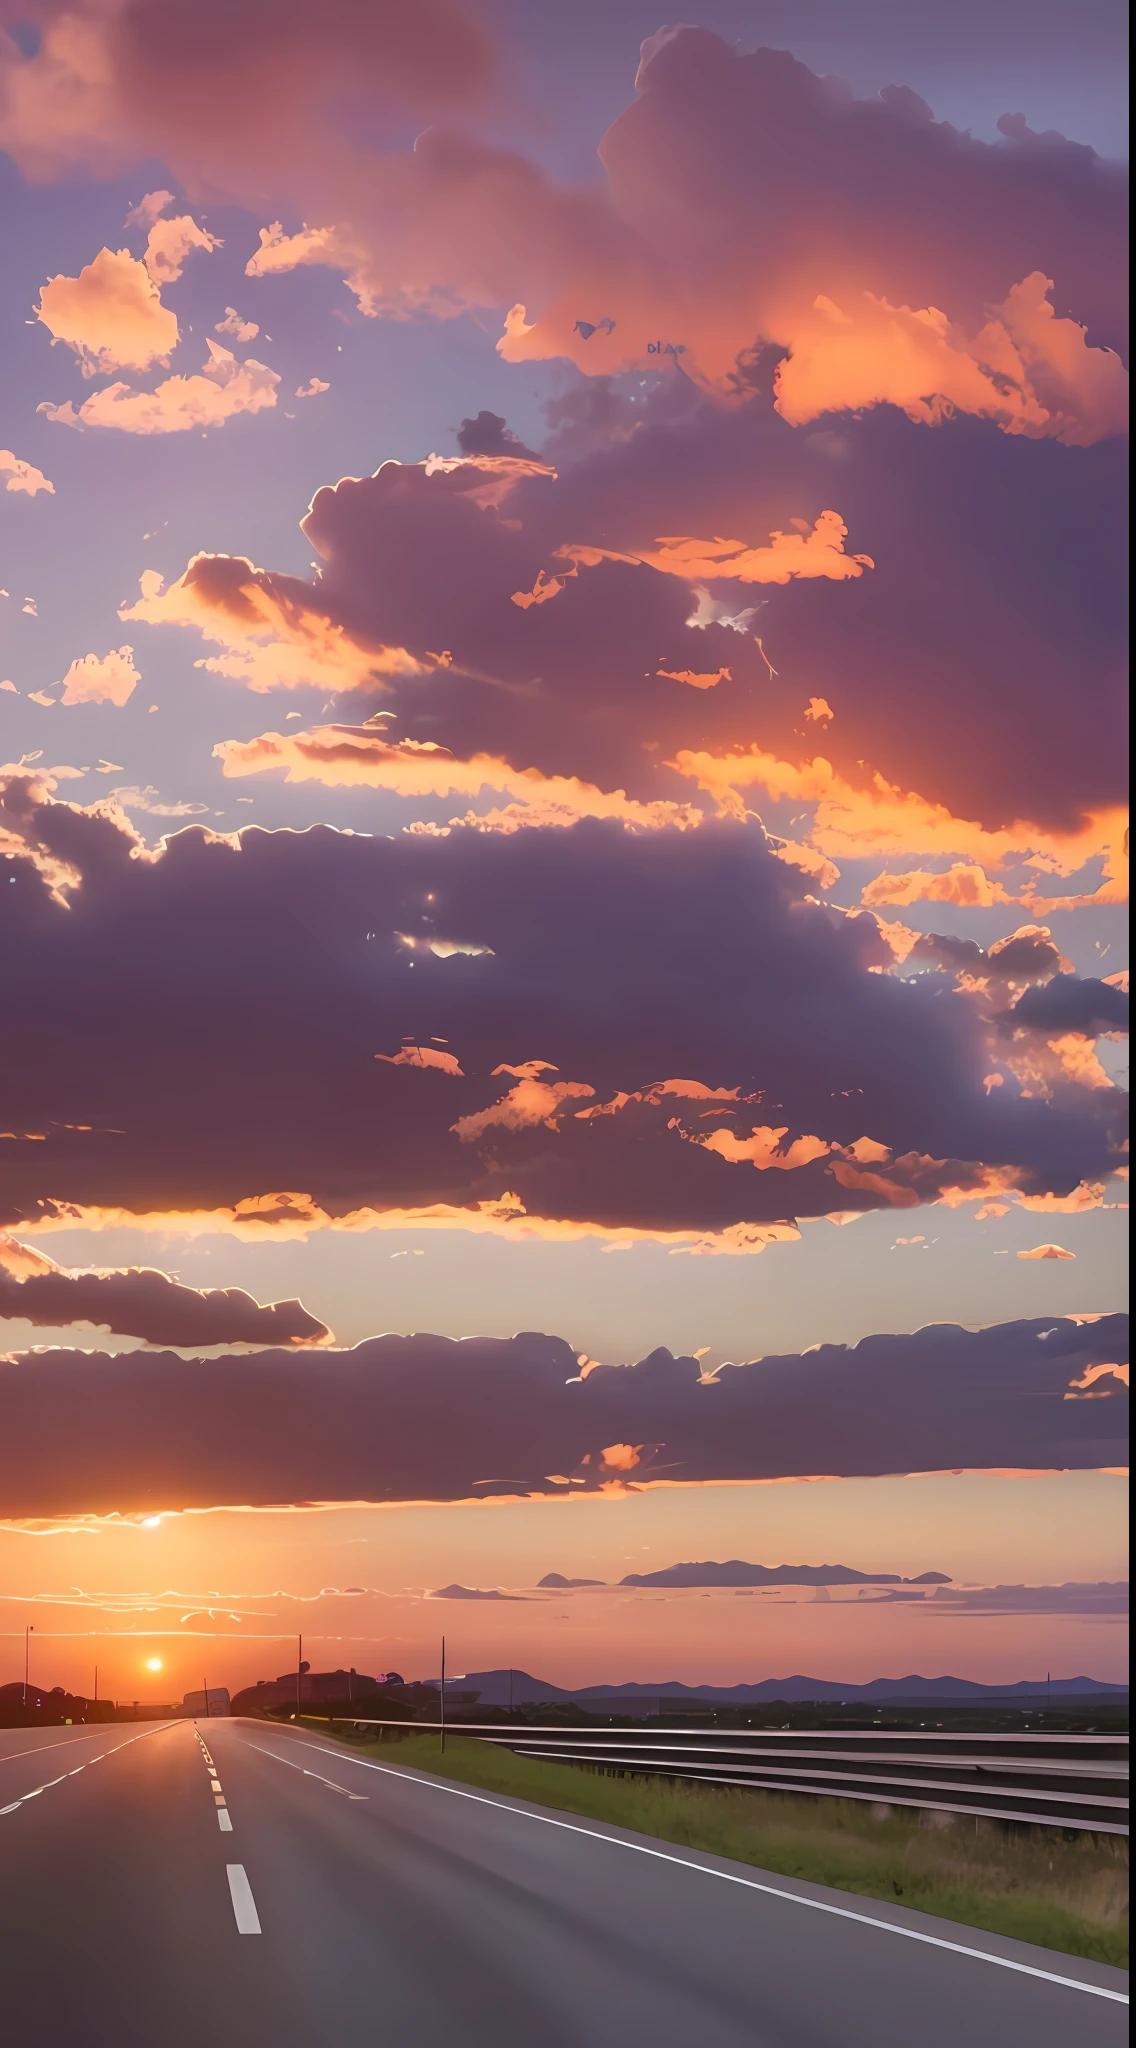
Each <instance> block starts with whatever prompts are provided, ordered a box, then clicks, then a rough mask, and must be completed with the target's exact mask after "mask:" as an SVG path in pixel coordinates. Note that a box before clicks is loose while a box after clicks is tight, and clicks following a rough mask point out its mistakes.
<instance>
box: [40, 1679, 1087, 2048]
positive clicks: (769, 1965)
mask: <svg viewBox="0 0 1136 2048" xmlns="http://www.w3.org/2000/svg"><path fill="white" fill-rule="evenodd" d="M16 1732H17V1734H19V1735H20V1736H21V1738H22V1735H23V1731H16ZM40 1732H41V1731H37V1734H38V1733H40ZM95 1732H97V1734H98V1736H99V1738H100V1741H99V1742H97V1743H94V1744H83V1741H82V1739H83V1737H85V1736H87V1735H89V1734H91V1733H92V1731H90V1730H82V1731H71V1730H68V1731H66V1739H65V1740H61V1741H60V1742H59V1743H58V1744H55V1745H52V1744H43V1743H40V1744H35V1745H32V1744H27V1745H25V1747H27V1748H33V1747H34V1748H35V1750H36V1754H35V1755H34V1756H32V1757H28V1756H21V1757H19V1758H17V1757H15V1756H14V1755H12V1756H10V1757H9V1756H6V1754H5V1753H6V1752H9V1751H12V1750H13V1749H14V1748H15V1743H14V1741H13V1739H12V1737H11V1735H9V1736H7V1737H5V1738H4V1740H3V1744H2V1745H0V1790H2V1789H3V1788H4V1786H5V1781H6V1779H8V1778H9V1777H16V1776H17V1775H18V1774H19V1773H20V1772H22V1771H24V1770H25V1769H27V1768H28V1767H29V1765H30V1766H32V1767H34V1768H33V1778H34V1782H35V1783H37V1784H39V1783H43V1782H45V1781H47V1780H49V1779H54V1778H56V1777H61V1782H59V1783H57V1784H54V1785H52V1787H51V1789H50V1790H48V1791H46V1792H45V1793H43V1795H42V1796H39V1797H36V1798H35V1799H33V1800H30V1801H28V1802H27V1803H25V1804H24V1805H22V1806H20V1807H19V1808H18V1809H17V1810H16V1811H13V1812H11V1813H9V1814H8V1815H7V1816H5V1817H2V1818H0V1965H2V1969H0V1998H2V2010H3V2014H4V2024H5V2028H6V2029H7V2028H8V2027H9V2026H10V2027H11V2029H12V2031H13V2034H14V2035H15V2034H16V2033H18V2032H19V2031H20V2030H23V2029H26V2030H28V2031H29V2032H31V2031H32V2030H33V2029H34V2030H35V2031H36V2032H37V2034H38V2036H39V2037H40V2038H43V2039H47V2040H51V2041H55V2040H60V2041H63V2040H66V2039H69V2038H70V2037H71V2034H72V2033H74V2034H75V2036H76V2038H81V2039H82V2040H83V2041H84V2043H93V2044H94V2048H104V2044H105V2048H111V2044H112V2043H113V2044H114V2048H156V2044H157V2043H159V2042H160V2043H161V2044H162V2048H191V2044H192V2048H200V2043H201V2042H202V2041H203V2040H207V2041H208V2042H209V2043H210V2048H230V2044H232V2048H237V2044H240V2048H260V2044H261V2043H268V2042H271V2043H272V2044H273V2048H301V2044H303V2048H324V2044H326V2048H339V2044H340V2043H341V2042H346V2041H348V2040H354V2039H356V2038H357V2039H358V2040H359V2041H361V2042H366V2043H370V2042H372V2041H374V2042H378V2041H380V2040H382V2041H386V2040H387V2039H391V2040H397V2041H398V2042H399V2044H400V2048H437V2044H438V2043H440V2042H443V2041H445V2040H447V2039H449V2038H451V2037H452V2036H453V2035H455V2034H459V2035H460V2038H461V2040H462V2043H463V2048H466V2044H469V2048H490V2044H492V2048H513V2044H517V2048H528V2044H529V2043H540V2044H541V2048H544V2044H548V2048H585V2044H586V2048H616V2044H618V2048H628V2044H629V2043H633V2042H638V2041H640V2040H642V2041H649V2042H650V2043H651V2044H652V2048H678V2044H680V2043H681V2044H682V2048H690V2043H691V2042H692V2040H693V2041H697V2042H698V2043H699V2048H743V2044H744V2048H900V2044H903V2048H908V2044H910V2043H911V2042H913V2041H918V2042H920V2044H926V2048H948V2044H950V2048H957V2043H958V2042H960V2041H962V2040H966V2041H967V2043H968V2048H994V2044H995V2043H997V2044H998V2048H1004V2044H1005V2043H1007V2042H1009V2041H1017V2040H1029V2042H1030V2044H1031V2048H1058V2044H1060V2048H1065V2044H1067V2042H1068V2041H1069V2040H1071V2039H1075V2040H1076V2041H1077V2042H1078V2048H1112V2044H1114V2043H1117V2042H1119V2041H1120V2040H1121V2039H1122V2038H1123V2037H1124V2031H1125V2022H1126V2017H1127V2015H1126V2012H1125V2008H1124V2007H1123V2006H1122V2005H1119V2004H1114V2003H1108V2002H1106V2001H1105V2000H1104V1999H1102V1998H1099V1997H1094V1996H1089V1995H1087V1994H1086V1993H1085V1992H1083V1991H1076V1990H1070V1989H1063V1988H1062V1987H1061V1986H1059V1985H1057V1984H1055V1983H1053V1982H1050V1981H1045V1980H1043V1979H1040V1978H1030V1977H1023V1976H1020V1975H1014V1974H1011V1973H1010V1972H1009V1971H1007V1970H1005V1969H1002V1968H996V1967H993V1966H991V1964H990V1963H989V1962H987V1961H984V1960H982V1959H981V1957H977V1956H974V1957H968V1956H966V1955H963V1954H959V1953H957V1952H954V1951H948V1950H945V1949H944V1950H940V1949H935V1948H929V1947H927V1946H925V1945H922V1944H918V1943H916V1942H914V1941H910V1940H906V1939H898V1938H896V1936H895V1935H894V1934H892V1933H890V1932H889V1931H887V1930H886V1929H880V1928H873V1927H872V1926H871V1925H870V1917H871V1916H876V1917H885V1918H888V1919H891V1918H895V1919H898V1920H902V1921H905V1922H907V1923H910V1924H911V1925H912V1926H913V1927H916V1928H922V1929H923V1930H925V1931H929V1932H932V1933H935V1934H937V1935H938V1934H941V1935H942V1936H943V1937H945V1938H946V1939H948V1940H952V1941H958V1942H959V1943H960V1944H963V1945H965V1944H970V1943H972V1944H973V1945H974V1946H975V1947H978V1948H987V1949H991V1950H994V1951H998V1952H1000V1953H1002V1954H1003V1955H1005V1956H1008V1957H1009V1956H1012V1957H1016V1958H1018V1959H1020V1960H1025V1961H1026V1962H1028V1963H1029V1964H1030V1965H1031V1966H1035V1965H1036V1966H1037V1967H1040V1968H1041V1969H1043V1970H1046V1971H1052V1972H1053V1973H1054V1975H1060V1974H1065V1975H1069V1976H1072V1977H1077V1978H1082V1979H1084V1980H1092V1981H1093V1982H1095V1983H1097V1984H1098V1985H1109V1986H1122V1985H1126V1982H1127V1980H1126V1979H1125V1978H1123V1977H1122V1974H1121V1973H1120V1972H1117V1971H1107V1970H1104V1969H1102V1968H1099V1967H1094V1966H1093V1965H1090V1964H1082V1963H1080V1962H1077V1961H1073V1960H1072V1959H1068V1958H1064V1957H1061V1956H1059V1955H1056V1954H1051V1953H1049V1952H1045V1951H1039V1950H1034V1949H1028V1948H1026V1947H1025V1946H1024V1945H1022V1944H1018V1943H1011V1942H999V1941H997V1940H996V1938H994V1937H986V1936H983V1935H973V1936H972V1934H971V1931H970V1930H968V1929H963V1928H959V1927H956V1926H953V1925H948V1924H947V1923H944V1922H939V1921H931V1920H925V1919H923V1917H922V1916H920V1915H917V1914H902V1913H898V1912H897V1914H896V1915H894V1916H893V1915H889V1914H888V1909H886V1908H883V1907H879V1906H877V1905H876V1902H875V1901H867V1900H866V1901H863V1902H862V1904H863V1909H864V1913H865V1916H866V1917H865V1919H864V1920H863V1921H861V1920H860V1919H858V1918H852V1919H844V1918H834V1917H831V1916H829V1915H824V1914H821V1913H820V1912H817V1911H815V1910H810V1909H807V1908H805V1907H803V1906H802V1905H801V1903H800V1902H799V1897H798V1895H800V1897H804V1896H806V1895H809V1896H815V1897H816V1898H817V1899H821V1900H829V1901H833V1902H835V1903H837V1904H838V1905H839V1906H840V1908H841V1909H842V1910H843V1911H849V1910H850V1911H851V1912H852V1913H854V1914H855V1913H857V1912H858V1911H859V1904H860V1902H857V1901H856V1900H855V1899H852V1898H850V1897H849V1896H848V1895H847V1894H843V1893H826V1892H822V1891H821V1890H820V1889H819V1888H818V1887H813V1886H793V1885H792V1884H791V1881H789V1880H784V1879H775V1878H774V1879H770V1880H769V1883H770V1885H771V1887H773V1891H772V1892H770V1893H760V1892H755V1891H752V1890H748V1889H745V1888H743V1887H740V1886H738V1885H735V1884H732V1883H724V1882H721V1881H720V1880H717V1881H716V1880H714V1879H712V1878H710V1877H708V1876H707V1874H706V1872H707V1869H709V1868H720V1869H721V1870H722V1871H724V1872H727V1873H728V1872H737V1873H738V1874H740V1875H743V1876H745V1877H746V1878H747V1879H748V1880H750V1881H751V1882H752V1881H753V1880H758V1881H760V1879H761V1873H759V1872H755V1871H749V1870H746V1869H745V1867H744V1866H738V1865H730V1864H728V1863H725V1862H724V1861H723V1860H722V1859H718V1858H712V1857H698V1856H697V1855H696V1854H692V1855H691V1856H690V1857H689V1858H688V1859H687V1863H686V1864H684V1863H683V1862H682V1861H681V1860H671V1857H672V1853H673V1856H674V1857H675V1858H681V1856H682V1854H683V1852H681V1851H674V1852H669V1851H668V1850H667V1848H666V1845H662V1844H654V1845H653V1847H654V1850H655V1852H656V1853H655V1854H653V1855H651V1856H648V1855H646V1854H642V1853H638V1851H637V1852H636V1853H629V1851H628V1849H627V1848H625V1847H623V1846H621V1844H622V1843H623V1842H627V1843H631V1844H633V1845H639V1846H640V1848H648V1847H651V1846H652V1845H651V1844H649V1842H648V1841H647V1838H642V1837H635V1836H631V1835H624V1832H623V1831H622V1830H615V1829H613V1830H610V1831H607V1832H608V1833H610V1835H611V1836H612V1837H613V1838H615V1839H611V1840H609V1839H605V1838H601V1834H600V1833H597V1831H595V1830H591V1831H589V1824H581V1825H580V1827H579V1828H576V1827H575V1826H573V1825H572V1818H571V1816H568V1815H562V1814H561V1815H551V1814H545V1815H543V1819H542V1818H541V1815H542V1810H541V1809H539V1808H530V1807H527V1806H526V1805H525V1804H524V1802H521V1801H508V1800H502V1801H492V1802H489V1801H485V1800H481V1799H471V1798H469V1797H463V1796H457V1794H458V1793H459V1792H460V1790H461V1788H451V1789H450V1790H447V1788H446V1785H445V1783H444V1781H439V1780H436V1779H433V1778H431V1777H429V1776H426V1775H424V1774H419V1773H407V1772H404V1771H401V1770H399V1769H398V1767H397V1762H396V1760H397V1754H398V1752H397V1749H395V1750H393V1751H392V1756H391V1763H392V1765H393V1766H394V1767H395V1772H396V1773H397V1774H393V1775H392V1774H391V1773H389V1772H388V1771H385V1770H374V1769H370V1768H368V1765H367V1762H366V1760H364V1759H362V1758H359V1757H356V1756H355V1755H353V1754H352V1753H351V1752H350V1751H349V1750H346V1749H340V1747H339V1746H338V1745H335V1744H333V1743H330V1742H329V1741H328V1740H327V1739H326V1738H324V1737H322V1736H315V1737H313V1736H311V1735H309V1734H307V1733H301V1732H299V1731H297V1730H294V1729H290V1728H280V1727H276V1726H273V1725H272V1724H268V1723H264V1722H255V1721H232V1722H229V1721H219V1720H218V1721H211V1722H203V1723H201V1725H200V1729H195V1728H194V1727H193V1726H192V1725H191V1724H187V1723H178V1724H173V1725H170V1724H166V1725H162V1724H158V1725H157V1726H153V1725H152V1726H151V1727H150V1728H149V1729H146V1730H141V1731H135V1730H134V1729H133V1728H130V1729H124V1728H122V1727H121V1726H120V1727H107V1728H102V1729H99V1730H98V1731H95ZM56 1733H60V1734H61V1733H62V1731H56ZM136 1735H138V1736H140V1737H141V1739H134V1738H135V1737H136ZM103 1738H105V1739H106V1748H105V1752H104V1747H103V1740H102V1739H103ZM124 1738H127V1739H126V1740H124ZM111 1742H113V1743H115V1744H121V1745H122V1746H121V1747H116V1748H114V1749H113V1750H111V1748H110V1746H109V1745H110V1743H111ZM77 1744H79V1745H81V1746H76V1745H77ZM90 1750H97V1751H98V1752H99V1756H100V1761H98V1763H97V1765H96V1767H94V1768H89V1767H84V1768H81V1769H80V1768H78V1766H77V1762H76V1763H73V1762H72V1758H75V1759H78V1758H79V1757H82V1756H84V1754H85V1752H86V1751H90ZM65 1765H66V1766H67V1768H68V1770H70V1769H75V1770H76V1775H75V1776H69V1775H62V1774H63V1771H64V1766H65ZM36 1773H38V1775H35V1774H36ZM30 1783H31V1781H30V1780H29V1781H28V1785H27V1786H25V1789H30ZM12 1796H13V1795H12V1794H8V1793H5V1795H4V1800H3V1801H0V1803H6V1802H7V1800H8V1799H9V1798H11V1797H12ZM534 1816H536V1818H534ZM553 1820H555V1821H557V1822H559V1823H561V1825H559V1826H552V1825H549V1824H548V1823H549V1822H551V1821H553ZM226 1822H227V1823H228V1825H227V1826H225V1823H226ZM601 1832H602V1831H601ZM660 1852H661V1853H660ZM689 1865H693V1866H694V1867H688V1866H689ZM778 1890H780V1891H782V1892H786V1893H788V1896H781V1897H778V1896H776V1895H775V1893H776V1892H777V1891H778ZM257 1929H259V1932H257V1931H256V1930H257Z"/></svg>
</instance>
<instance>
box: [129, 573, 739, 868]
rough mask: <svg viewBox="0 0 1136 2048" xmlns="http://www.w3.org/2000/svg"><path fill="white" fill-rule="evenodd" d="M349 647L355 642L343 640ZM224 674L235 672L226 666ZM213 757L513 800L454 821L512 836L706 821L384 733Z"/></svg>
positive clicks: (344, 730) (237, 747)
mask: <svg viewBox="0 0 1136 2048" xmlns="http://www.w3.org/2000/svg"><path fill="white" fill-rule="evenodd" d="M122 616H123V617H129V618H134V617H137V616H138V613H137V611H136V610H135V611H131V612H128V613H123V615H122ZM344 645H345V647H350V646H351V645H352V643H351V642H350V641H345V642H344ZM205 666H206V667H212V666H216V664H214V663H206V664H205ZM224 673H226V674H232V673H233V670H232V669H231V668H226V669H225V670H224ZM246 679H247V677H246ZM254 687H256V685H255V684H254ZM261 687H265V688H266V687H269V685H267V684H262V685H261ZM340 687H343V685H340ZM380 715H381V714H380ZM213 752H214V754H215V755H216V756H217V758H218V759H219V760H220V761H221V763H222V772H223V773H224V775H225V776H226V777H228V778H229V779H235V778H239V777H242V776H246V775H260V774H265V773H266V772H268V771H269V770H271V769H276V768H283V769H285V770H286V775H285V780H286V781H288V782H320V783H323V784H324V785H325V786H327V787H331V788H340V787H344V786H355V787H358V786H363V787H366V788H369V789H387V790H390V791H391V792H392V794H394V795H396V796H404V797H427V796H439V797H444V796H477V795H478V794H479V792H480V791H481V790H483V789H500V790H506V791H508V792H509V793H510V794H511V795H514V796H515V797H516V798H517V799H518V804H517V807H516V809H515V811H513V812H512V813H506V812H495V813H493V812H491V813H489V814H488V815H483V816H480V817H474V816H471V817H470V818H469V819H468V820H458V819H454V820H452V821H451V822H452V823H454V824H457V823H467V822H468V823H473V824H477V825H479V826H481V828H482V829H483V830H498V831H510V830H516V829H517V828H518V827H519V826H520V825H522V824H525V825H533V824H540V825H570V824H574V823H575V821H576V820H577V819H578V818H618V819H621V820H622V822H623V823H624V824H626V825H633V826H638V827H647V828H655V827H661V826H664V825H678V826H680V827H684V826H691V825H696V824H698V823H699V822H700V819H701V816H702V813H701V812H700V811H698V810H697V809H695V808H694V807H693V806H692V805H690V804H678V803H670V802H667V801H665V800H657V801H655V802H651V803H640V802H638V801H637V800H636V799H635V798H633V797H629V796H627V795H626V793H625V792H624V791H623V790H621V789H617V790H611V791H605V790H601V789H597V788H596V787H595V785H594V784H593V783H589V782H581V781H580V780H579V779H578V777H576V776H569V775H543V774H542V773H541V771H540V770H539V769H537V768H514V767H511V766H510V764H509V763H508V762H507V761H503V760H501V759H500V758H499V757H497V756H494V755H492V754H475V755H474V756H473V758H472V760H469V761H459V760H457V759H455V757H454V756H453V755H452V754H451V753H450V752H449V750H448V749H447V748H445V747H441V746H438V745H437V743H436V742H434V741H430V740H426V741H420V740H401V741H391V740H387V739H385V738H384V737H383V735H382V732H381V730H368V728H367V727H366V726H338V725H325V726H315V727H313V729H312V730H311V731H310V732H298V733H278V732H267V733H261V734H260V736H259V737H258V738H257V739H252V740H221V741H219V742H218V744H217V745H216V746H215V747H214V749H213Z"/></svg>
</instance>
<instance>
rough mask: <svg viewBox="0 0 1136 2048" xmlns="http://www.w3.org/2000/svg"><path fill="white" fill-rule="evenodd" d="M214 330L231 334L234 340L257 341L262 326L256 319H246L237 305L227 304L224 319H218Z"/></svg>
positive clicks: (217, 332)
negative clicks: (239, 311)
mask: <svg viewBox="0 0 1136 2048" xmlns="http://www.w3.org/2000/svg"><path fill="white" fill-rule="evenodd" d="M213 332H214V333H215V334H229V335H231V336H232V338H233V340H234V341H241V342H245V341H255V340H256V337H257V335H258V334H259V333H260V328H259V326H258V325H257V323H256V321H255V320H246V319H244V318H243V316H242V315H241V314H240V313H238V311H237V309H236V307H235V306H226V308H225V317H224V319H223V320H218V322H217V325H216V326H215V328H214V330H213Z"/></svg>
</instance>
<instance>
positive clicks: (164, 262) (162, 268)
mask: <svg viewBox="0 0 1136 2048" xmlns="http://www.w3.org/2000/svg"><path fill="white" fill-rule="evenodd" d="M222 247H223V244H222V243H221V242H220V241H219V240H218V238H217V236H216V235H211V234H209V232H208V231H207V229H205V228H202V227H198V225H197V222H196V221H195V220H194V219H193V218H192V216H191V215H190V214H188V213H182V214H177V215H176V216H175V218H174V219H172V220H155V221H154V223H153V225H152V227H151V229H150V232H149V234H148V235H147V237H146V253H145V255H144V257H143V259H142V260H143V262H144V263H145V265H146V270H147V273H148V275H149V276H150V277H151V279H152V280H153V282H154V284H156V285H159V286H161V285H163V284H176V282H177V280H178V278H179V277H180V276H181V274H182V271H183V269H184V268H185V260H186V257H187V256H191V255H192V254H193V252H194V250H195V249H204V250H206V251H209V250H211V249H220V248H222Z"/></svg>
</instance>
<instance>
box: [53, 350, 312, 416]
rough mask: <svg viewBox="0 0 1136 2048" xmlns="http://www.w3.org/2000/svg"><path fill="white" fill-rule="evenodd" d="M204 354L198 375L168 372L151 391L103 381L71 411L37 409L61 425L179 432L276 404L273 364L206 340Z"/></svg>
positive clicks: (68, 406) (67, 406)
mask: <svg viewBox="0 0 1136 2048" xmlns="http://www.w3.org/2000/svg"><path fill="white" fill-rule="evenodd" d="M206 347H207V348H208V350H209V355H208V358H207V360H206V362H205V364H204V366H203V372H202V374H201V375H200V376H193V377H180V376H179V377H167V378H166V379H165V382H164V383H162V384H159V385H158V386H157V387H156V389H155V390H153V391H132V390H131V388H130V386H129V385H128V384H106V385H104V387H103V389H102V390H101V391H94V392H92V394H91V396H90V398H87V399H85V400H84V401H83V404H82V405H81V406H80V407H79V410H78V412H76V410H75V407H74V406H73V404H72V403H71V401H70V399H68V400H67V402H66V404H64V405H52V404H50V403H48V402H46V401H45V402H44V403H43V404H42V405H37V407H36V411H37V412H42V413H46V415H47V417H48V419H49V420H52V421H54V422H55V424H56V425H58V426H63V427H79V428H82V427H84V426H88V427H117V428H119V429H120V430H121V431H122V432H123V433H126V434H184V433H188V432H189V431H190V429H191V428H194V427H196V428H199V429H202V428H206V427H220V426H223V425H224V423H225V421H226V420H228V419H232V418H233V417H234V415H235V414H237V413H242V412H263V410H264V409H265V407H266V406H274V405H275V404H276V387H277V385H278V384H279V382H280V378H279V375H278V374H277V372H276V371H275V370H270V369H269V368H268V367H267V365H266V364H265V363H258V362H257V361H256V358H255V357H254V356H246V358H245V360H244V362H243V363H239V362H238V361H237V359H236V357H235V356H234V355H232V354H230V352H229V350H228V349H227V348H222V347H221V346H220V344H219V343H218V342H215V341H207V342H206Z"/></svg>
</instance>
